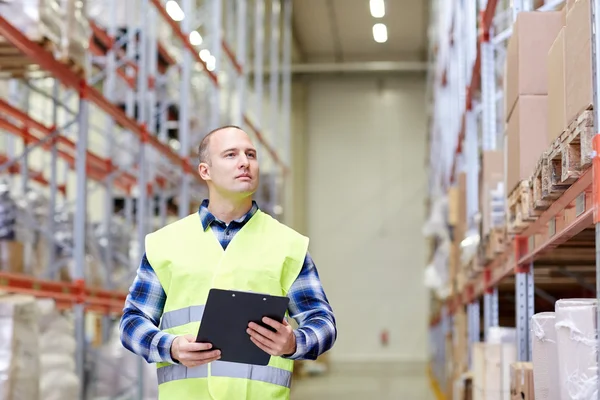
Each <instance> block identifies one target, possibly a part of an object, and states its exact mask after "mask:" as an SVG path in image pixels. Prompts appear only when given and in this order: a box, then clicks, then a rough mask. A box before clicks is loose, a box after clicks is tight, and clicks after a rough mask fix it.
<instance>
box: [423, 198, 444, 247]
mask: <svg viewBox="0 0 600 400" xmlns="http://www.w3.org/2000/svg"><path fill="white" fill-rule="evenodd" d="M447 212H448V197H447V196H441V197H439V198H437V199H435V200H434V201H433V203H432V205H431V212H430V214H429V218H428V219H427V221H426V222H425V225H424V226H423V229H422V232H423V235H424V236H425V237H432V236H438V237H441V238H445V237H448V228H447V225H446V217H445V215H446V214H447Z"/></svg>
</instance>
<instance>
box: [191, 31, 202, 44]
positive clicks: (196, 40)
mask: <svg viewBox="0 0 600 400" xmlns="http://www.w3.org/2000/svg"><path fill="white" fill-rule="evenodd" d="M190 43H191V44H192V45H193V46H200V45H201V44H202V36H200V34H199V33H198V31H193V32H191V33H190Z"/></svg>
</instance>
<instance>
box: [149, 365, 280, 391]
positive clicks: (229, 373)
mask: <svg viewBox="0 0 600 400" xmlns="http://www.w3.org/2000/svg"><path fill="white" fill-rule="evenodd" d="M210 369H211V376H222V377H227V378H242V379H249V380H253V381H261V382H267V383H271V384H273V385H279V386H284V387H286V388H290V386H291V383H292V373H291V372H290V371H286V370H284V369H280V368H275V367H270V366H268V365H267V366H262V365H249V364H239V363H231V362H226V361H215V362H213V363H211V365H210ZM157 372H158V384H159V385H160V384H162V383H165V382H170V381H175V380H179V379H190V378H207V377H208V365H199V366H197V367H194V368H187V367H185V366H184V365H167V366H165V367H161V368H158V371H157Z"/></svg>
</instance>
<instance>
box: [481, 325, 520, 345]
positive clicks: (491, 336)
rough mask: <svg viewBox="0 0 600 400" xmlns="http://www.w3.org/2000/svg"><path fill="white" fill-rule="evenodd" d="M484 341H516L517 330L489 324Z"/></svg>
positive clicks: (499, 342)
mask: <svg viewBox="0 0 600 400" xmlns="http://www.w3.org/2000/svg"><path fill="white" fill-rule="evenodd" d="M486 343H489V344H502V343H512V344H516V343H517V330H516V329H515V328H507V327H502V326H491V327H489V329H488V336H487V337H486Z"/></svg>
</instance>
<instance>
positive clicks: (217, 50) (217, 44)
mask: <svg viewBox="0 0 600 400" xmlns="http://www.w3.org/2000/svg"><path fill="white" fill-rule="evenodd" d="M209 4H210V8H211V10H210V15H211V18H210V21H211V23H210V28H211V31H212V32H211V35H210V37H211V40H210V45H211V46H210V47H211V49H210V52H211V54H212V56H213V57H214V60H215V61H214V64H213V66H214V69H213V73H214V74H215V75H216V76H217V77H218V76H219V73H220V71H221V53H222V52H221V46H222V45H221V40H222V35H221V27H222V21H221V18H222V7H223V4H222V1H221V0H211V1H210V2H209ZM210 88H211V91H210V93H211V98H210V101H211V104H212V107H211V113H210V127H209V129H214V128H216V127H218V126H219V125H220V123H221V96H220V90H219V84H218V83H216V82H213V84H212V85H211V86H210Z"/></svg>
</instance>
